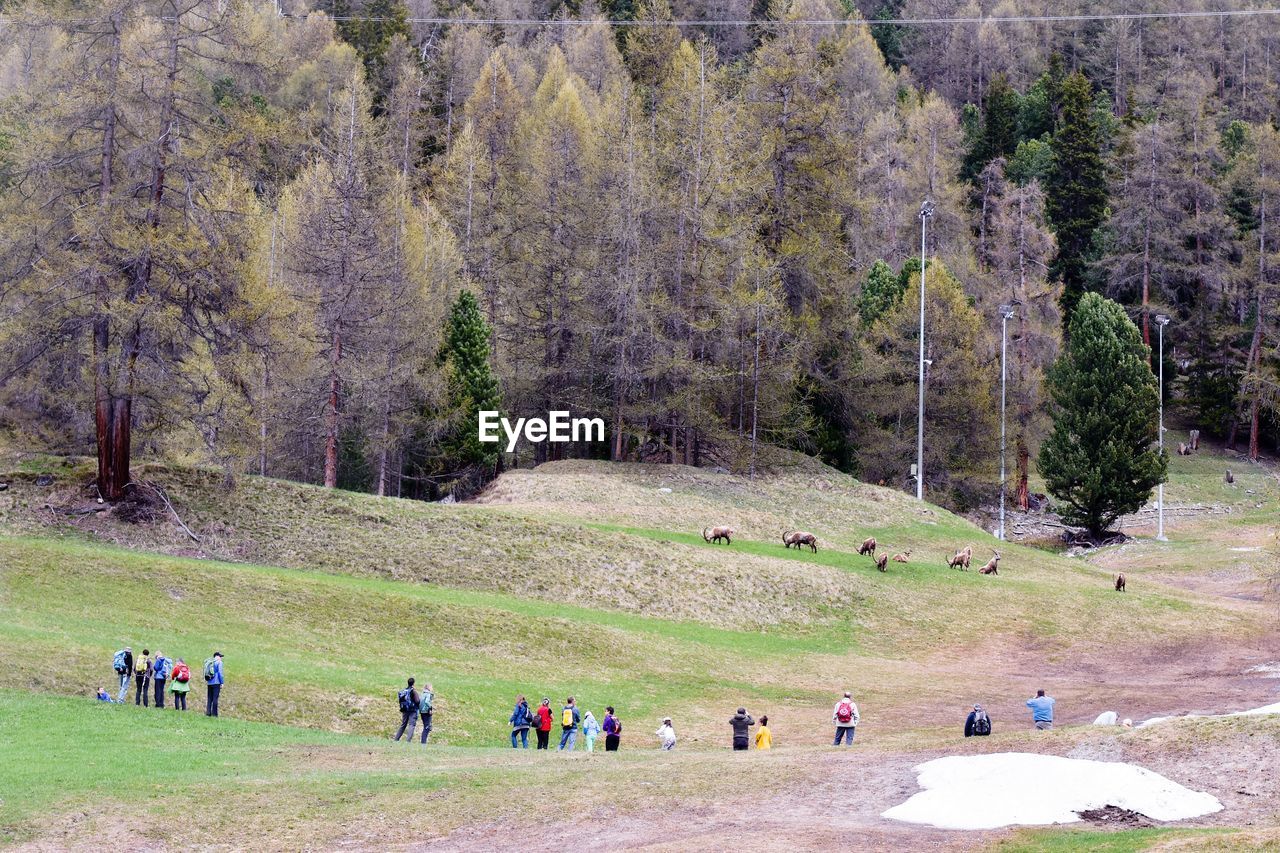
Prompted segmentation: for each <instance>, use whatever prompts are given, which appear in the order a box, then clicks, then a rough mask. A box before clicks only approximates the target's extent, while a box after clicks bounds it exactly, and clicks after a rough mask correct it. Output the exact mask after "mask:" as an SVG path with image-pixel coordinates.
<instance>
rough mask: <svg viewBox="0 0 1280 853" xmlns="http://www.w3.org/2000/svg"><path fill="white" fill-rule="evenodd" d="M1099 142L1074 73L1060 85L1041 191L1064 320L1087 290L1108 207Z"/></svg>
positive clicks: (1085, 87)
mask: <svg viewBox="0 0 1280 853" xmlns="http://www.w3.org/2000/svg"><path fill="white" fill-rule="evenodd" d="M1101 148H1102V142H1101V139H1100V134H1099V132H1098V125H1097V121H1096V120H1095V118H1094V104H1093V93H1092V89H1091V88H1090V86H1089V81H1088V79H1086V78H1085V76H1084V75H1083V74H1081V73H1080V72H1078V71H1077V72H1075V73H1074V74H1071V75H1070V76H1068V77H1067V79H1066V80H1065V81H1063V83H1062V119H1061V122H1060V124H1059V126H1058V131H1057V133H1056V134H1055V135H1054V138H1053V168H1052V169H1051V170H1050V172H1049V179H1048V182H1047V186H1046V187H1045V189H1046V191H1047V194H1048V202H1049V203H1048V212H1049V219H1050V221H1051V222H1052V224H1053V227H1054V233H1055V236H1056V237H1057V238H1058V256H1057V257H1056V258H1055V259H1054V261H1053V268H1052V269H1053V274H1054V277H1055V278H1056V279H1057V280H1058V281H1060V282H1062V307H1063V313H1064V316H1065V317H1069V316H1070V314H1071V312H1072V310H1073V309H1074V308H1075V305H1076V303H1077V302H1078V301H1079V300H1080V296H1081V294H1083V293H1084V292H1085V289H1086V275H1087V272H1088V266H1089V254H1090V250H1091V248H1092V244H1093V232H1094V231H1095V230H1097V228H1098V225H1100V224H1101V223H1102V220H1103V217H1104V215H1105V213H1106V207H1107V180H1106V177H1107V176H1106V172H1105V170H1104V168H1103V164H1102V154H1101Z"/></svg>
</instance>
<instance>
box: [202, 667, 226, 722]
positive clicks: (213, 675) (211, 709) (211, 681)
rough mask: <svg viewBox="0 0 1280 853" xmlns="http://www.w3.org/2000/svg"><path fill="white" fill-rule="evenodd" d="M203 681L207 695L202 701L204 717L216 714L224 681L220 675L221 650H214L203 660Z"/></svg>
mask: <svg viewBox="0 0 1280 853" xmlns="http://www.w3.org/2000/svg"><path fill="white" fill-rule="evenodd" d="M204 683H205V686H206V687H207V688H208V696H207V698H206V699H205V702H204V715H205V716H206V717H216V716H218V697H219V696H221V695H222V685H223V684H225V683H226V681H225V679H224V678H223V676H222V652H214V653H213V657H211V658H209V659H208V660H207V661H205V662H204Z"/></svg>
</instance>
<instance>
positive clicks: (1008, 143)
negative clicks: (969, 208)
mask: <svg viewBox="0 0 1280 853" xmlns="http://www.w3.org/2000/svg"><path fill="white" fill-rule="evenodd" d="M1020 106H1021V105H1020V104H1019V98H1018V93H1017V92H1015V91H1014V90H1013V87H1012V86H1010V85H1009V78H1008V77H1006V76H1005V75H1004V74H1003V73H1001V74H997V75H996V76H995V77H993V78H992V79H991V85H989V86H988V87H987V99H986V103H985V104H983V108H982V125H981V130H980V132H979V134H978V136H977V139H976V140H975V144H974V146H973V148H972V149H971V150H970V151H969V153H968V156H967V157H966V158H965V164H964V173H963V174H964V177H965V178H967V179H968V180H973V179H974V178H976V177H977V176H978V175H979V174H980V173H981V172H982V170H983V169H984V168H986V165H987V164H988V163H990V162H991V161H992V160H994V159H995V158H997V157H1003V158H1005V159H1006V160H1007V159H1008V158H1010V157H1012V156H1013V153H1014V151H1016V150H1017V148H1018V112H1019V109H1020Z"/></svg>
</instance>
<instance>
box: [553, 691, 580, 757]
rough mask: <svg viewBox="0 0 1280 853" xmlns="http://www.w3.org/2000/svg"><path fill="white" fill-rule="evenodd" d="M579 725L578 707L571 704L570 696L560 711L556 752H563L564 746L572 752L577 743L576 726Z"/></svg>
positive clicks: (571, 698)
mask: <svg viewBox="0 0 1280 853" xmlns="http://www.w3.org/2000/svg"><path fill="white" fill-rule="evenodd" d="M581 723H582V715H581V714H580V713H578V706H577V705H575V704H573V697H572V696H570V697H569V698H568V699H566V700H565V704H564V706H563V707H562V708H561V709H560V746H559V748H558V750H557V751H558V752H564V750H565V747H566V746H567V747H568V748H569V751H570V752H573V747H574V746H575V745H576V744H577V742H578V726H579V725H580V724H581Z"/></svg>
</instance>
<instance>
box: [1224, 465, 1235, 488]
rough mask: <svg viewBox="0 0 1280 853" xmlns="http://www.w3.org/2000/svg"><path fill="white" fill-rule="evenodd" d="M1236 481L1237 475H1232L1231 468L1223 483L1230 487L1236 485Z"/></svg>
mask: <svg viewBox="0 0 1280 853" xmlns="http://www.w3.org/2000/svg"><path fill="white" fill-rule="evenodd" d="M1235 481H1236V475H1235V474H1232V473H1231V469H1230V468H1228V469H1227V473H1226V475H1225V476H1224V477H1223V478H1222V482H1224V483H1227V484H1228V485H1230V484H1231V483H1234V482H1235Z"/></svg>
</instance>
